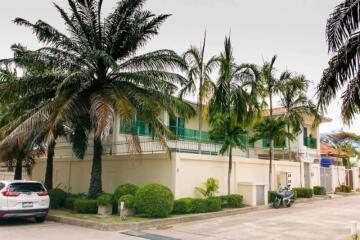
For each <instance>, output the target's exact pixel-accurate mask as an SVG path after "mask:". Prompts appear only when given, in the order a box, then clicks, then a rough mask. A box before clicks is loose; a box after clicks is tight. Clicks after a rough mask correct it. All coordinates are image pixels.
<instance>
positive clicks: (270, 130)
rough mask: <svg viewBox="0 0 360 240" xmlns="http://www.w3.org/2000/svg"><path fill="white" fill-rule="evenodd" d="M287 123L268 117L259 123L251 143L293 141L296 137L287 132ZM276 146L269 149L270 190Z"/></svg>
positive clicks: (277, 118)
mask: <svg viewBox="0 0 360 240" xmlns="http://www.w3.org/2000/svg"><path fill="white" fill-rule="evenodd" d="M286 126H287V123H286V121H285V120H284V119H282V118H279V117H266V118H264V119H263V120H262V121H259V122H258V123H257V124H256V125H255V127H254V130H255V133H254V135H253V136H252V138H251V142H256V141H258V140H260V139H269V141H270V142H274V141H282V140H284V139H286V138H288V139H290V140H293V139H294V138H295V137H294V135H293V134H292V133H289V132H287V131H286ZM273 148H274V146H273V145H271V144H270V147H269V160H270V161H269V190H270V191H271V188H272V164H273V160H274V149H273Z"/></svg>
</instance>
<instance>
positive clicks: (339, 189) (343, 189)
mask: <svg viewBox="0 0 360 240" xmlns="http://www.w3.org/2000/svg"><path fill="white" fill-rule="evenodd" d="M351 190H352V188H351V186H348V185H340V186H339V187H336V188H335V192H344V193H349V192H351Z"/></svg>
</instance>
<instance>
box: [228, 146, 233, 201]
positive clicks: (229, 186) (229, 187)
mask: <svg viewBox="0 0 360 240" xmlns="http://www.w3.org/2000/svg"><path fill="white" fill-rule="evenodd" d="M231 172H232V147H231V146H230V149H229V169H228V182H227V184H228V195H230V194H231V190H230V189H231Z"/></svg>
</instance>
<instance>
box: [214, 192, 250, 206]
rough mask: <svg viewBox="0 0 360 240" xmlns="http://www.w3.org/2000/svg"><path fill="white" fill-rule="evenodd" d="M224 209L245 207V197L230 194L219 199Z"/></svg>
mask: <svg viewBox="0 0 360 240" xmlns="http://www.w3.org/2000/svg"><path fill="white" fill-rule="evenodd" d="M218 198H219V199H220V201H221V207H222V208H239V207H241V206H242V205H243V200H244V198H243V196H241V195H239V194H230V195H224V196H219V197H218Z"/></svg>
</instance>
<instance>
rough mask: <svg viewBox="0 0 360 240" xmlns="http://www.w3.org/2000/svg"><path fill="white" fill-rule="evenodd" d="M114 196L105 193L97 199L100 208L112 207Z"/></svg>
mask: <svg viewBox="0 0 360 240" xmlns="http://www.w3.org/2000/svg"><path fill="white" fill-rule="evenodd" d="M112 199H113V197H112V195H111V194H108V193H103V194H101V195H100V196H98V197H97V199H96V201H97V205H98V206H111V205H112V202H113V201H112Z"/></svg>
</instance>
